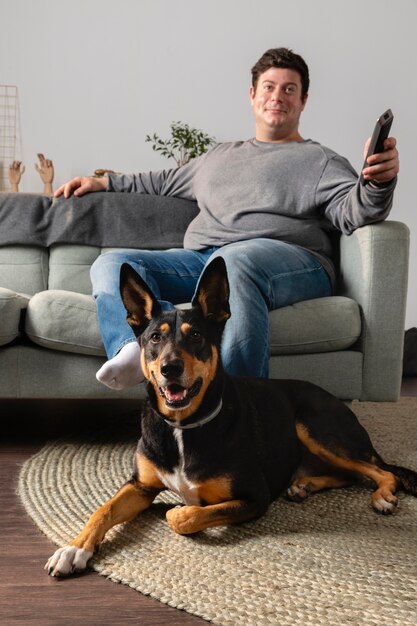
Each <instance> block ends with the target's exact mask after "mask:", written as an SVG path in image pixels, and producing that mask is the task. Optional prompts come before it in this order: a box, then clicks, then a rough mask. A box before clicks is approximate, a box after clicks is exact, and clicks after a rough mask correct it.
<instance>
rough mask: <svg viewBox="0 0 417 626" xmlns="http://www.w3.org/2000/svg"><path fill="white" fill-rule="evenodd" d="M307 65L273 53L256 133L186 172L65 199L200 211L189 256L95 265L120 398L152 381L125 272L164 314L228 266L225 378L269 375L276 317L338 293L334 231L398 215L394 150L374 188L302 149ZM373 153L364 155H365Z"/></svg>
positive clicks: (256, 74) (93, 184) (338, 160)
mask: <svg viewBox="0 0 417 626" xmlns="http://www.w3.org/2000/svg"><path fill="white" fill-rule="evenodd" d="M308 88H309V73H308V67H307V65H306V64H305V62H304V60H303V59H302V58H301V57H300V56H299V55H297V54H295V53H293V52H292V51H291V50H288V49H286V48H277V49H272V50H268V51H267V52H265V54H264V55H263V56H262V57H261V58H260V59H259V61H258V62H257V63H256V64H255V65H254V67H253V68H252V86H251V88H250V102H251V105H252V108H253V112H254V116H255V128H256V134H255V138H254V139H250V140H248V141H240V142H232V143H224V144H219V145H217V146H215V147H214V148H213V149H212V150H210V151H209V152H208V153H207V154H205V155H203V156H201V157H198V158H196V159H193V160H192V161H190V162H189V163H188V164H186V165H185V166H183V167H181V168H177V169H173V170H168V171H166V170H164V171H160V172H150V173H146V174H138V175H129V176H124V175H121V176H118V175H114V174H109V175H108V177H107V178H104V179H94V178H75V179H73V180H71V181H69V182H68V183H66V184H64V185H62V186H61V187H60V188H59V189H58V190H57V191H56V193H55V195H56V196H59V195H61V194H64V196H65V197H69V196H70V195H71V194H72V193H74V195H82V194H84V193H86V192H91V191H98V190H107V191H128V192H138V193H150V194H160V195H171V196H179V197H183V198H187V199H191V200H196V201H197V202H198V205H199V208H200V213H199V214H198V215H197V217H196V218H195V219H194V220H193V222H192V223H191V224H190V226H189V227H188V229H187V231H186V234H185V238H184V249H176V250H168V251H143V250H142V251H140V250H138V251H131V250H124V251H123V250H122V251H120V250H119V251H116V252H110V253H107V254H104V255H101V256H100V257H99V258H98V259H97V261H96V262H95V263H94V265H93V267H92V272H91V277H92V282H93V292H94V296H95V298H96V302H97V313H98V319H99V324H100V328H101V332H102V336H103V341H104V345H105V348H106V351H107V354H108V357H109V361H108V362H107V363H105V364H104V366H103V367H102V368H101V369H100V370H99V371H98V372H97V378H98V380H100V381H101V382H102V383H104V384H106V385H107V386H109V387H111V388H114V389H123V388H126V387H130V386H132V385H134V384H136V383H137V382H139V381H140V380H141V379H142V373H141V370H140V364H139V347H138V345H137V343H136V341H135V339H134V337H133V334H132V331H131V330H130V328H129V326H128V325H127V322H126V320H125V318H126V312H125V310H124V308H123V305H122V303H121V299H120V296H119V270H120V265H121V264H122V263H123V262H128V263H130V264H131V265H132V266H133V267H134V268H135V269H136V271H137V272H138V273H139V274H140V275H141V276H142V277H143V278H144V280H145V281H146V282H147V284H148V285H149V287H150V288H151V289H152V291H153V292H154V294H155V295H156V296H157V298H158V299H159V300H160V302H161V304H162V306H163V308H165V309H166V308H172V307H173V306H174V304H177V303H179V302H187V301H190V300H191V299H192V296H193V293H194V291H195V288H196V285H197V282H198V279H199V276H200V275H201V272H202V270H203V268H204V266H205V264H206V263H207V262H208V261H209V260H210V259H211V258H213V257H214V256H222V257H223V258H224V259H225V262H226V266H227V271H228V276H229V282H230V288H231V300H230V305H231V313H232V315H231V318H230V319H229V320H228V321H227V323H226V328H225V333H224V339H223V345H222V358H223V363H224V366H225V369H226V371H228V372H229V373H231V374H237V375H255V376H265V377H266V376H268V360H269V326H268V312H269V311H270V310H273V309H276V308H279V307H282V306H286V305H289V304H293V303H295V302H299V301H301V300H307V299H310V298H318V297H322V296H327V295H330V294H331V293H332V290H333V286H334V283H335V271H334V266H333V263H332V249H331V242H330V238H329V231H331V230H334V229H338V230H340V231H342V232H344V233H347V234H349V233H351V232H353V231H354V230H355V229H356V228H358V227H360V226H363V225H364V224H367V223H371V222H377V221H381V220H383V219H385V218H386V217H387V215H388V214H389V211H390V208H391V205H392V197H393V191H394V187H395V184H396V176H397V173H398V171H399V160H398V152H397V150H396V140H395V139H394V138H389V139H387V140H386V141H385V144H384V152H383V153H381V154H377V155H374V156H372V157H370V158H369V159H368V164H367V167H366V168H365V169H364V170H363V175H364V178H365V180H366V184H365V185H360V183H359V182H358V176H357V174H356V172H355V171H354V169H353V168H352V166H351V165H350V164H349V163H348V161H346V160H345V159H344V158H342V157H340V156H339V155H337V154H336V153H335V152H333V151H331V150H329V149H328V148H326V147H324V146H321V145H320V144H319V143H317V142H314V141H311V140H309V139H308V140H304V139H303V138H302V137H301V135H300V133H299V121H300V116H301V113H302V111H303V110H304V107H305V105H306V103H307V98H308ZM365 150H366V146H365Z"/></svg>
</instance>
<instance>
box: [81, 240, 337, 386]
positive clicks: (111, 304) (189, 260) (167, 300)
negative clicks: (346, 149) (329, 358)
mask: <svg viewBox="0 0 417 626" xmlns="http://www.w3.org/2000/svg"><path fill="white" fill-rule="evenodd" d="M216 256H221V257H223V258H224V260H225V262H226V267H227V272H228V279H229V283H230V309H231V317H230V319H229V320H228V321H227V322H226V327H225V330H224V335H223V343H222V360H223V364H224V368H225V370H226V371H227V372H228V373H230V374H234V375H238V376H260V377H267V376H268V363H269V320H268V312H269V311H271V310H273V309H278V308H280V307H283V306H287V305H289V304H294V303H295V302H300V301H301V300H309V299H312V298H320V297H323V296H328V295H330V294H331V284H330V279H329V276H328V274H327V272H326V270H325V269H324V268H323V266H322V265H321V263H320V261H319V260H318V259H317V258H316V257H315V256H314V255H312V254H311V253H310V252H308V251H307V250H305V249H303V248H300V247H299V246H295V245H293V244H288V243H285V242H282V241H276V240H273V239H251V240H248V241H242V242H238V243H232V244H229V245H226V246H223V247H221V248H206V249H204V250H187V249H182V248H176V249H172V250H117V251H114V252H107V253H105V254H102V255H101V256H99V257H98V258H97V260H96V261H95V262H94V264H93V266H92V268H91V280H92V283H93V295H94V297H95V299H96V303H97V314H98V321H99V325H100V330H101V333H102V337H103V342H104V346H105V349H106V352H107V355H108V357H109V358H112V357H114V356H115V355H116V354H117V353H118V352H119V350H120V349H121V348H122V347H123V346H124V345H125V344H126V343H129V342H131V341H133V340H134V336H133V332H132V330H131V329H130V327H129V325H128V323H127V322H126V310H125V308H124V306H123V303H122V301H121V298H120V295H119V294H120V292H119V276H120V266H121V264H122V263H129V264H130V265H132V267H133V268H134V269H135V270H136V271H137V272H138V274H140V276H142V278H143V279H144V280H145V282H146V283H147V284H148V286H149V287H150V289H151V290H152V292H153V293H154V295H155V296H156V298H157V299H158V300H159V301H160V303H161V306H162V308H163V309H171V308H173V307H174V305H175V304H179V303H181V302H190V301H191V300H192V298H193V295H194V293H195V290H196V287H197V284H198V279H199V277H200V275H201V273H202V271H203V269H204V266H205V265H206V263H207V262H208V261H209V260H210V259H212V258H214V257H216Z"/></svg>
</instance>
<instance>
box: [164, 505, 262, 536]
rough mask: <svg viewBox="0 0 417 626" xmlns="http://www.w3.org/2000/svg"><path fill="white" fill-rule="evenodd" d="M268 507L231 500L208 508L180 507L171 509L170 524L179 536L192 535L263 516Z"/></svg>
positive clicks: (168, 513)
mask: <svg viewBox="0 0 417 626" xmlns="http://www.w3.org/2000/svg"><path fill="white" fill-rule="evenodd" d="M266 508H267V507H266V506H262V505H260V504H259V503H256V502H248V501H245V500H230V501H228V502H222V503H220V504H210V505H207V506H178V507H175V508H173V509H170V510H169V511H168V512H167V514H166V518H167V520H168V524H169V525H170V527H171V528H172V530H174V531H175V532H176V533H178V534H179V535H191V534H192V533H197V532H199V531H200V530H204V529H205V528H212V527H214V526H230V525H231V524H239V523H241V522H247V521H248V520H250V519H254V518H255V517H259V516H260V515H262V514H263V513H264V512H265V510H266Z"/></svg>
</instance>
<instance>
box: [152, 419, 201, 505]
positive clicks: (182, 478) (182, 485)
mask: <svg viewBox="0 0 417 626" xmlns="http://www.w3.org/2000/svg"><path fill="white" fill-rule="evenodd" d="M174 437H175V439H176V441H177V444H178V454H179V463H178V465H177V466H176V467H175V468H174V471H173V472H164V473H162V472H161V473H159V478H160V480H161V481H162V482H163V483H164V485H165V486H166V487H167V488H168V489H170V490H171V491H173V492H174V493H177V494H178V495H179V496H181V498H182V499H183V501H184V503H185V504H195V505H200V498H199V495H198V485H197V484H195V483H193V482H192V481H191V480H189V479H188V478H187V476H186V473H185V471H184V443H183V439H182V432H181V431H180V430H178V429H175V430H174Z"/></svg>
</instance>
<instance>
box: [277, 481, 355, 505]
mask: <svg viewBox="0 0 417 626" xmlns="http://www.w3.org/2000/svg"><path fill="white" fill-rule="evenodd" d="M351 484H352V481H351V480H349V479H348V478H342V477H341V476H302V477H301V478H297V480H295V481H294V482H293V483H292V485H291V486H290V487H289V488H288V490H287V495H288V497H289V498H290V499H291V500H294V501H295V502H300V501H301V500H305V499H306V498H307V497H308V496H309V495H310V494H311V493H317V492H318V491H323V490H324V489H337V488H340V487H346V486H349V485H351Z"/></svg>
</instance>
